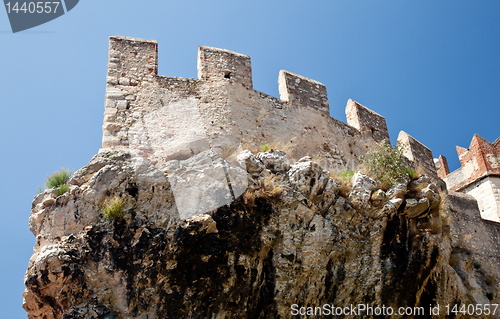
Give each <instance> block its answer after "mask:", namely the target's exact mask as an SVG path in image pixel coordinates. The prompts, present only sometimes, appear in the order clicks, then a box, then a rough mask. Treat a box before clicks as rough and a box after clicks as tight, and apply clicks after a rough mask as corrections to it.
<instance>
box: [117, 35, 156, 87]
mask: <svg viewBox="0 0 500 319" xmlns="http://www.w3.org/2000/svg"><path fill="white" fill-rule="evenodd" d="M157 74H158V42H156V41H154V40H144V39H136V38H128V37H122V36H114V37H110V38H109V60H108V77H107V83H108V84H111V85H132V86H137V85H138V84H139V82H142V81H153V78H154V75H157Z"/></svg>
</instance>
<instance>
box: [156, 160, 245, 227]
mask: <svg viewBox="0 0 500 319" xmlns="http://www.w3.org/2000/svg"><path fill="white" fill-rule="evenodd" d="M164 169H165V172H166V173H167V176H168V181H169V182H170V184H171V185H172V192H173V194H174V197H175V202H176V205H177V209H178V211H179V217H180V218H181V219H187V218H190V217H192V216H196V215H199V214H203V213H205V212H207V211H210V210H213V209H216V208H218V207H220V206H223V205H227V204H229V203H230V202H231V201H232V200H233V197H235V196H239V195H241V194H242V193H243V191H244V190H245V189H246V188H247V185H248V184H247V183H248V182H247V181H248V179H247V172H246V170H243V169H242V168H239V167H238V166H233V167H230V165H229V164H228V162H226V161H225V160H224V159H223V158H221V157H220V156H219V155H217V154H216V153H215V152H213V151H211V150H208V151H204V152H201V153H199V154H196V155H194V156H192V157H190V158H188V159H185V160H172V161H168V162H167V163H166V164H165V168H164Z"/></svg>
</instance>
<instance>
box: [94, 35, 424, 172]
mask: <svg viewBox="0 0 500 319" xmlns="http://www.w3.org/2000/svg"><path fill="white" fill-rule="evenodd" d="M157 55H158V44H157V42H156V41H153V40H143V39H134V38H127V37H111V38H110V51H109V63H108V74H107V84H106V100H105V111H104V121H103V140H102V149H117V150H118V149H127V150H136V151H138V152H139V153H140V154H142V155H143V156H144V157H145V158H146V159H148V160H149V161H150V162H152V163H154V164H155V165H157V167H158V168H160V169H163V165H165V164H166V162H168V161H169V160H172V159H178V160H183V159H186V158H189V157H190V156H194V155H196V154H198V153H200V152H204V151H207V150H210V149H213V150H216V151H217V152H219V153H220V154H223V153H224V154H225V153H227V152H229V151H231V152H232V151H235V150H236V149H238V148H241V147H251V148H255V147H257V148H258V147H259V146H260V145H263V144H266V143H271V144H273V145H282V146H284V147H287V148H289V151H288V153H289V154H288V155H289V156H290V158H292V159H299V158H301V157H303V156H305V155H310V154H318V155H320V156H322V157H324V158H325V159H326V161H327V162H328V163H329V164H328V165H329V166H330V167H332V166H333V167H337V166H346V165H348V166H349V167H350V168H351V169H354V168H355V167H356V166H357V165H359V158H360V156H361V155H363V154H365V153H366V152H367V151H369V150H374V149H376V148H377V144H376V142H380V141H382V140H386V141H389V134H388V131H387V125H386V122H385V118H384V117H382V116H380V115H379V114H377V113H375V112H373V111H372V110H370V109H368V108H366V107H364V106H362V105H361V104H359V103H357V102H355V101H353V100H349V101H348V103H347V106H346V115H347V123H348V124H345V123H343V122H341V121H339V120H337V119H334V118H331V117H330V116H329V103H328V96H327V90H326V87H325V85H323V84H322V83H320V82H318V81H315V80H312V79H308V78H306V77H303V76H301V75H298V74H294V73H291V72H288V71H284V70H281V71H280V73H279V77H278V83H279V92H280V99H277V98H276V97H273V96H270V95H268V94H265V93H262V92H258V91H255V90H253V83H252V66H251V60H250V57H248V56H246V55H243V54H239V53H236V52H232V51H228V50H224V49H218V48H212V47H206V46H200V47H199V49H198V62H197V65H198V79H187V78H180V77H167V76H159V75H158V74H157V70H158V64H157ZM318 111H319V112H318ZM424 148H425V147H424Z"/></svg>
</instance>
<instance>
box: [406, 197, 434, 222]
mask: <svg viewBox="0 0 500 319" xmlns="http://www.w3.org/2000/svg"><path fill="white" fill-rule="evenodd" d="M427 209H429V200H428V199H427V198H423V199H414V198H408V199H407V200H406V206H405V209H404V214H405V215H406V216H408V218H415V217H418V216H420V215H422V214H423V213H424V212H425V211H427Z"/></svg>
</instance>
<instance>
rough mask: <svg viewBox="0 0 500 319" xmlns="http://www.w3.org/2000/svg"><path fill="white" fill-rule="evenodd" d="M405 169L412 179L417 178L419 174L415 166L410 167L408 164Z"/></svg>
mask: <svg viewBox="0 0 500 319" xmlns="http://www.w3.org/2000/svg"><path fill="white" fill-rule="evenodd" d="M405 171H406V174H408V177H409V178H410V179H415V178H417V176H418V175H417V171H416V170H415V169H414V168H413V167H409V166H408V167H407V168H406V169H405Z"/></svg>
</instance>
